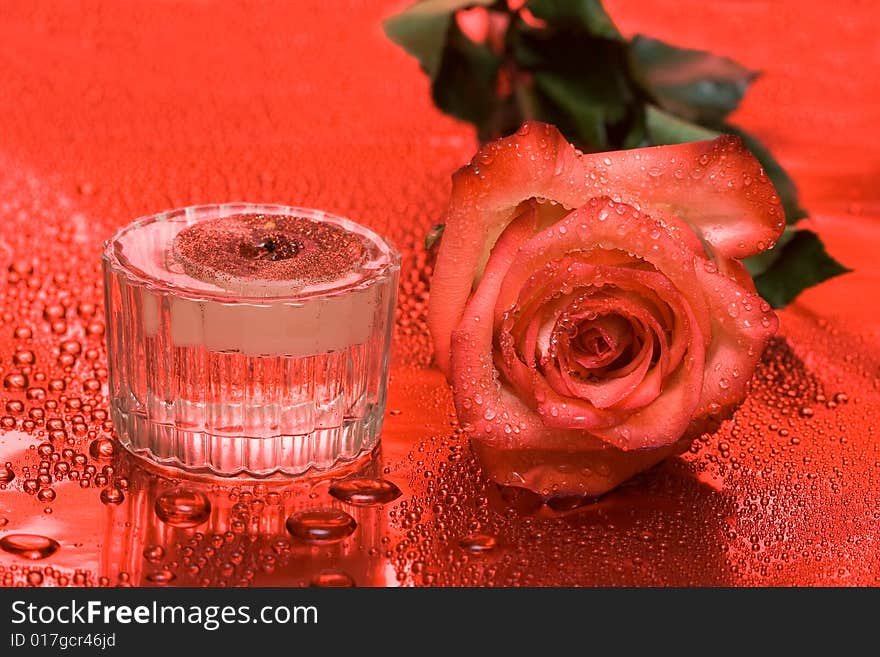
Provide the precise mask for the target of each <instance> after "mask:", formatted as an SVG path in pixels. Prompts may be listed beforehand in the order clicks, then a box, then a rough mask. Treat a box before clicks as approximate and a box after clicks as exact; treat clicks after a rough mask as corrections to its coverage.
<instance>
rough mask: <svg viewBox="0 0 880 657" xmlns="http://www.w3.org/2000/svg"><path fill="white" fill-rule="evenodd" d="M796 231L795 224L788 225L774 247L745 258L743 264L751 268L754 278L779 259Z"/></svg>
mask: <svg viewBox="0 0 880 657" xmlns="http://www.w3.org/2000/svg"><path fill="white" fill-rule="evenodd" d="M796 232H797V229H796V228H795V227H794V226H786V227H785V230H784V231H782V235H781V236H780V237H779V239H778V240H776V244H774V245H773V248H772V249H770V250H768V251H764V252H763V253H759V254H758V255H754V256H752V257H751V258H746V259H745V260H743V264H744V265H745V266H746V269H748V270H749V274H751V276H752V278H757V277H758V276H760V275H761V274H763V273H764V272H765V271H767V270H768V269H770V267H772V266H773V263H774V262H776V261H777V260H778V259H779V256H780V254H781V253H782V249H783V248H784V247H785V245H786V244H788V243H789V242H790V241H791V239H792V238H793V237H794V234H795V233H796Z"/></svg>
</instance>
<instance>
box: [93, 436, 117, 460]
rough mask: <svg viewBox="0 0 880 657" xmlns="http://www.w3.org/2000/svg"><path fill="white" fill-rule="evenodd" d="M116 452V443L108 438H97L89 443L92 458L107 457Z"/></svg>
mask: <svg viewBox="0 0 880 657" xmlns="http://www.w3.org/2000/svg"><path fill="white" fill-rule="evenodd" d="M115 452H116V444H115V443H114V442H113V441H112V440H110V439H109V438H98V439H97V440H93V441H92V443H91V444H90V445H89V454H91V456H92V458H93V459H109V458H112V457H113V454H114V453H115Z"/></svg>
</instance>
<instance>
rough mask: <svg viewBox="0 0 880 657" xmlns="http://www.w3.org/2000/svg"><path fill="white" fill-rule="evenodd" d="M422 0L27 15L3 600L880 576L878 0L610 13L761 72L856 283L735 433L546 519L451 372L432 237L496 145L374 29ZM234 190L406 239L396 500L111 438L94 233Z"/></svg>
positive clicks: (838, 295) (15, 217)
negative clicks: (430, 327) (451, 383)
mask: <svg viewBox="0 0 880 657" xmlns="http://www.w3.org/2000/svg"><path fill="white" fill-rule="evenodd" d="M403 4H405V3H396V2H392V3H388V4H386V3H365V2H345V3H341V2H339V3H319V2H315V3H287V2H261V3H256V4H255V3H248V2H226V3H211V4H204V3H192V2H184V1H174V0H170V1H167V2H153V3H138V4H134V5H132V4H119V3H111V2H104V3H98V2H50V1H43V2H31V1H29V2H7V3H5V4H4V9H3V14H2V16H0V44H2V45H0V116H2V117H3V118H2V121H0V235H2V239H0V265H2V270H0V271H2V273H0V379H2V387H0V431H2V434H0V489H2V490H0V541H2V545H0V547H3V550H2V551H0V583H2V584H4V585H13V584H30V585H63V584H84V583H88V584H94V585H101V584H104V585H116V584H135V585H168V584H173V585H178V584H184V585H186V584H189V585H194V584H205V585H220V584H225V585H235V584H251V585H269V584H274V585H308V584H315V585H341V584H350V583H352V582H354V583H355V584H358V585H370V584H398V583H402V584H405V585H411V584H414V585H424V584H450V585H481V584H490V585H504V584H532V585H541V584H550V585H558V584H655V585H662V584H725V585H760V584H772V585H777V584H778V585H791V584H803V585H858V584H860V585H877V584H880V558H878V556H877V549H876V540H877V531H878V526H880V447H878V438H877V434H876V430H877V423H878V408H880V403H878V402H880V358H878V356H877V354H878V353H880V351H878V347H880V312H878V310H877V307H876V304H875V303H874V301H873V300H874V299H875V297H876V290H877V286H878V283H880V266H878V264H877V260H876V255H875V254H876V252H877V249H878V248H880V220H878V218H880V197H878V195H877V194H878V192H877V188H876V178H877V175H878V173H880V152H878V150H877V148H876V144H877V143H878V142H880V126H878V124H877V122H876V108H877V103H878V100H880V82H878V80H877V78H876V76H875V75H874V71H875V70H876V68H877V64H878V63H880V62H878V59H880V52H878V50H877V46H876V42H875V39H874V36H873V33H872V31H871V30H869V29H868V26H869V25H872V24H875V23H876V21H877V18H878V16H877V10H876V9H874V8H873V7H872V5H870V4H869V3H857V2H844V3H838V4H837V5H836V11H835V12H834V14H833V15H831V14H829V13H828V12H827V11H826V10H822V9H821V8H819V7H816V8H813V7H812V6H811V5H809V4H805V3H802V2H794V1H785V2H736V3H703V2H695V1H688V2H686V3H682V2H675V3H672V2H658V3H652V4H651V8H650V9H648V8H646V7H645V6H644V4H643V3H638V6H637V4H636V3H625V2H622V1H619V0H615V1H613V2H609V3H608V5H609V9H610V11H611V13H612V15H614V16H615V17H616V18H617V19H618V20H619V22H620V24H621V25H622V27H623V28H624V29H625V30H627V31H644V32H646V33H649V34H651V35H654V36H657V37H661V38H666V39H669V40H672V41H674V42H676V43H679V44H681V45H687V46H693V47H703V48H710V49H712V50H715V51H717V52H720V53H723V54H727V55H730V56H733V57H736V58H737V59H739V60H741V61H742V62H743V63H745V64H747V65H749V66H752V67H754V68H758V69H761V70H763V71H764V72H765V73H764V75H763V76H762V77H761V78H760V79H759V80H758V81H757V82H756V84H755V86H754V88H753V90H752V91H750V93H749V95H748V96H747V99H746V102H745V103H744V105H743V107H742V108H741V110H740V111H739V112H738V113H737V115H736V119H737V122H738V123H739V124H741V125H743V126H744V127H746V128H748V129H750V130H752V131H753V132H754V133H755V134H757V135H758V136H759V137H761V138H762V139H764V140H765V141H766V142H767V143H768V145H770V146H771V148H772V149H773V150H774V152H775V153H776V154H777V155H778V157H779V159H780V160H781V161H782V162H783V163H784V164H785V165H786V166H787V167H788V168H789V170H790V171H791V172H792V173H793V175H794V176H795V178H796V180H797V181H798V183H799V184H800V186H801V189H802V200H803V203H804V204H805V205H806V207H808V208H809V209H810V210H811V213H812V219H811V220H810V221H811V223H812V225H813V227H814V228H815V229H816V230H818V231H819V232H820V233H821V234H822V236H823V237H824V239H825V240H826V242H827V244H828V246H829V249H830V250H831V252H832V253H833V254H834V255H835V256H837V257H838V259H840V260H841V261H843V262H844V263H846V264H847V265H848V266H850V267H852V268H853V269H855V270H856V272H855V273H853V274H849V275H846V276H843V277H840V278H838V279H835V280H833V281H830V282H828V283H826V284H824V285H822V286H821V287H819V288H816V289H814V290H811V291H808V292H807V293H805V294H804V295H803V296H802V297H801V299H800V300H799V301H798V302H797V303H796V304H794V305H793V306H791V307H790V308H789V309H787V310H785V311H784V312H782V313H781V319H782V330H781V336H780V338H779V339H778V340H776V341H775V342H774V343H773V344H772V345H771V347H770V348H769V350H768V352H767V355H766V357H765V359H764V363H763V364H762V365H761V366H760V367H759V370H758V372H757V374H756V377H755V381H754V384H753V391H752V393H751V394H750V396H749V398H748V399H747V401H746V403H745V404H744V406H743V407H742V408H741V409H740V411H739V412H738V413H737V415H736V417H735V418H734V419H733V420H732V421H731V422H728V423H726V424H725V425H724V426H723V427H722V429H721V430H720V431H719V432H718V433H717V434H716V435H713V436H704V437H703V439H702V440H700V441H697V443H696V444H695V446H694V448H693V449H692V450H691V452H690V453H688V454H686V455H685V456H683V457H681V458H677V459H674V460H671V461H669V462H667V463H665V464H663V465H661V466H660V467H658V468H656V469H655V470H653V471H651V472H649V473H646V474H645V475H643V476H641V477H640V478H638V479H637V480H635V481H633V482H631V483H630V484H627V485H626V486H624V487H623V488H621V489H619V490H618V491H616V492H614V493H612V494H610V495H608V496H606V497H605V498H603V499H602V500H600V501H599V502H597V503H592V504H587V505H584V504H583V501H582V500H556V501H554V502H553V504H552V507H551V506H547V505H545V504H543V503H541V501H540V500H538V499H536V498H533V497H532V496H530V495H529V494H526V493H523V492H521V491H516V490H499V489H498V488H497V487H495V486H493V485H491V484H487V483H486V482H485V481H484V480H483V479H482V478H481V477H480V474H479V470H478V468H477V466H476V464H475V462H474V460H473V458H472V456H471V455H470V452H469V450H468V448H467V446H466V445H465V444H464V442H463V441H462V439H461V437H460V435H459V434H458V432H457V431H456V427H455V422H454V414H453V411H452V406H451V401H450V396H449V393H448V391H447V389H446V387H445V383H444V381H443V379H442V377H441V375H439V374H438V373H437V372H436V370H434V369H432V368H430V367H428V363H429V358H430V356H429V354H430V352H429V344H428V339H427V338H426V336H425V326H424V301H425V297H426V294H427V280H428V275H429V269H428V267H427V258H426V255H425V254H424V252H423V251H422V250H421V246H420V245H421V243H422V239H423V235H424V233H425V232H426V231H427V229H428V228H429V227H430V225H431V224H432V223H434V222H435V221H436V220H437V218H438V217H439V215H440V213H441V211H442V207H443V204H444V201H445V195H446V194H447V192H448V180H449V175H450V173H451V172H452V170H454V169H455V168H456V167H457V166H459V165H460V164H462V163H463V162H465V161H466V160H467V159H468V158H469V157H470V154H471V153H472V152H473V149H474V148H475V143H474V141H473V136H472V134H471V132H470V130H469V129H468V128H467V127H466V126H464V125H461V124H458V123H456V122H454V121H453V120H451V119H449V118H447V117H444V116H442V115H440V114H438V113H437V112H436V111H435V110H434V109H433V108H432V107H431V105H430V100H429V95H428V93H427V83H426V80H425V79H424V78H423V77H422V76H421V75H420V73H419V72H418V69H417V65H416V64H415V63H414V62H413V61H412V60H411V59H409V58H408V57H407V56H405V55H404V54H403V53H402V52H400V51H399V50H397V49H396V48H395V47H394V46H393V45H391V44H390V43H388V42H386V41H385V40H384V38H383V37H382V34H381V30H380V21H381V19H382V18H383V17H385V16H387V15H389V14H391V13H393V12H394V11H395V10H397V9H399V8H400V7H401V6H402V5H403ZM232 200H248V201H254V202H276V203H284V204H291V205H304V206H315V207H320V208H324V209H326V210H329V211H332V212H337V213H341V214H344V215H349V216H352V217H353V218H355V219H357V220H360V221H362V222H364V223H367V224H369V225H371V226H373V227H374V228H377V229H378V230H380V231H382V232H384V233H386V234H388V235H389V236H390V237H392V239H394V240H395V241H396V243H397V244H398V245H399V246H400V247H401V250H402V251H403V254H404V272H403V276H402V280H403V281H404V282H403V288H402V295H401V302H400V308H399V312H398V318H397V330H396V338H395V348H394V366H393V372H392V380H391V387H390V401H389V412H388V417H387V418H386V425H385V426H386V429H385V432H384V435H383V443H382V447H381V451H380V453H379V454H377V455H376V456H375V457H374V458H373V459H372V460H370V461H368V462H366V463H363V464H361V465H360V470H361V472H360V475H361V476H367V477H379V478H383V479H387V480H389V481H391V482H393V483H394V484H396V485H397V486H398V487H400V489H401V490H402V492H403V494H402V496H400V497H399V498H397V499H393V500H391V501H385V503H384V505H382V504H378V505H374V506H356V505H352V504H350V501H351V500H349V501H348V502H346V501H343V500H341V499H339V497H338V496H336V497H334V496H331V495H330V493H329V488H330V485H331V483H332V482H331V480H330V479H329V478H325V479H323V480H310V481H298V482H293V483H287V484H284V483H280V484H279V483H264V484H258V485H253V484H246V483H240V484H228V483H227V482H218V481H206V480H201V481H190V480H184V479H181V478H179V477H178V478H177V479H176V480H175V478H174V477H175V476H176V475H174V473H168V472H167V471H165V472H156V471H153V470H151V469H148V468H144V467H143V466H141V465H139V464H137V463H135V462H133V461H132V460H130V459H129V458H127V457H125V456H123V455H121V454H118V453H115V452H114V450H113V443H112V442H108V440H107V439H108V438H110V437H111V435H112V426H111V424H110V423H109V421H108V419H107V409H106V403H107V400H106V396H105V394H106V378H107V371H106V356H105V351H104V336H103V330H104V325H103V315H102V310H101V289H100V277H99V249H100V244H101V242H102V240H103V239H105V238H106V237H107V236H108V235H109V234H110V233H111V232H112V230H113V229H114V228H116V227H118V226H121V225H122V224H124V223H127V222H128V221H130V220H131V219H132V218H134V217H136V216H140V215H144V214H149V213H154V212H157V211H160V210H163V209H166V208H169V207H176V206H182V205H189V204H195V203H208V202H221V201H232ZM4 464H6V465H4ZM181 488H183V489H184V490H183V491H181V490H180V489H181ZM202 496H204V498H203V497H202ZM203 499H206V500H207V501H208V505H209V508H206V507H205V505H204V503H203ZM157 502H158V504H157ZM298 512H310V513H311V514H310V515H308V514H307V515H305V516H303V515H302V514H301V515H299V516H295V517H296V518H298V520H297V521H296V522H294V530H293V532H291V531H290V530H289V529H288V527H287V526H286V525H289V524H290V523H287V520H288V518H289V517H291V516H292V515H294V514H295V513H298ZM315 512H320V513H315ZM340 512H344V514H346V515H344V514H343V513H340ZM303 518H305V521H307V522H305V521H304V520H303ZM303 522H305V524H306V526H307V528H308V527H310V528H311V529H308V530H307V529H302V525H303ZM316 523H317V529H315V526H316ZM321 523H325V525H326V523H330V525H329V526H324V527H323V528H322V525H321ZM352 526H354V530H353V532H350V531H349V530H350V529H351V528H352ZM328 527H329V528H328ZM340 527H342V529H344V531H342V529H340ZM300 530H301V531H300ZM310 531H311V532H312V534H309V532H310ZM322 531H323V532H324V534H323V536H324V538H323V539H320V538H319V540H311V539H309V538H308V537H309V536H312V537H313V538H314V536H315V533H314V532H317V533H318V534H321V532H322ZM327 532H329V534H328V533H327ZM336 532H338V535H337V533H336ZM22 535H31V536H22ZM35 536H36V537H45V538H48V539H53V540H55V541H57V542H58V544H59V547H58V548H57V549H55V550H54V551H53V550H51V549H49V548H50V547H51V548H54V544H53V543H52V542H51V541H43V540H41V539H39V538H35ZM304 536H305V540H304V538H303V537H304ZM327 536H330V537H331V538H332V540H329V539H327ZM47 546H48V547H47ZM44 555H45V556H44ZM34 557H42V558H34Z"/></svg>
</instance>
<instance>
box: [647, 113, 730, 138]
mask: <svg viewBox="0 0 880 657" xmlns="http://www.w3.org/2000/svg"><path fill="white" fill-rule="evenodd" d="M645 126H646V129H647V131H648V137H649V138H650V140H651V143H652V144H658V145H660V144H684V143H687V142H691V141H701V140H703V139H715V137H717V136H718V135H720V134H721V133H720V132H718V131H716V130H711V129H709V128H704V127H703V126H701V125H697V124H696V123H691V122H689V121H685V120H684V119H680V118H678V117H676V116H673V115H672V114H670V113H669V112H664V111H663V110H662V109H660V108H659V107H655V106H654V105H647V106H646V107H645Z"/></svg>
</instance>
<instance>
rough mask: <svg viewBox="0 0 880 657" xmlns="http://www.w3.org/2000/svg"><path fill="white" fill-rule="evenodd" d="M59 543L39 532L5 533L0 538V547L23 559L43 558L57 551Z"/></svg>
mask: <svg viewBox="0 0 880 657" xmlns="http://www.w3.org/2000/svg"><path fill="white" fill-rule="evenodd" d="M60 547H61V545H60V544H59V543H58V541H56V540H55V539H54V538H49V537H47V536H40V535H39V534H7V535H6V536H4V537H3V538H0V549H2V550H3V551H4V552H9V553H10V554H14V555H17V556H19V557H23V558H25V559H32V560H34V561H35V560H37V559H45V558H46V557H49V556H52V555H53V554H55V553H56V552H57V551H58V548H60Z"/></svg>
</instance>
